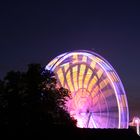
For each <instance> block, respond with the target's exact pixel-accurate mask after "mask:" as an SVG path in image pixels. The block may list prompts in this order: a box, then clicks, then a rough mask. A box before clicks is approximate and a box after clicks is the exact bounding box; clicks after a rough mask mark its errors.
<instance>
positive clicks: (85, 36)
mask: <svg viewBox="0 0 140 140" xmlns="http://www.w3.org/2000/svg"><path fill="white" fill-rule="evenodd" d="M0 11H1V14H0V19H1V20H0V25H1V26H0V30H1V32H0V47H1V51H0V56H1V59H0V69H1V71H0V79H2V78H3V77H4V76H5V75H6V73H7V72H8V71H10V70H15V71H16V70H20V71H21V70H22V71H25V70H26V68H27V65H28V64H30V63H40V64H41V65H42V66H45V65H46V64H47V63H48V62H49V61H51V60H52V59H53V58H54V57H56V56H57V55H60V54H62V53H64V52H68V51H73V50H78V49H80V50H81V49H86V50H93V51H95V52H96V53H98V54H100V55H101V56H102V57H104V58H105V59H106V60H108V61H109V62H110V64H111V65H112V66H113V67H114V68H115V70H116V71H117V73H118V75H119V76H120V78H121V80H122V83H123V85H124V88H125V90H126V94H127V98H128V105H129V110H130V119H132V117H133V116H139V117H140V109H139V107H140V85H139V79H140V75H139V71H140V64H139V60H140V55H139V52H140V26H139V25H140V2H139V1H136V0H134V1H129V0H127V1H117V2H114V1H86V2H85V1H79V2H78V1H77V2H75V1H74V2H72V1H61V2H60V1H52V2H44V3H41V2H40V3H39V2H38V1H34V3H31V2H28V3H26V2H25V1H24V2H18V1H17V2H16V1H15V2H13V1H9V2H4V1H3V2H1V4H0Z"/></svg>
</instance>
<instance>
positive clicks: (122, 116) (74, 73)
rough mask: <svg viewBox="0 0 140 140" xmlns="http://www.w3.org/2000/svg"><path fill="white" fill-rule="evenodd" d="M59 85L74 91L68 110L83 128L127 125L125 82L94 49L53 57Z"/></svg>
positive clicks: (124, 126) (50, 66) (53, 68)
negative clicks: (92, 50) (123, 83)
mask: <svg viewBox="0 0 140 140" xmlns="http://www.w3.org/2000/svg"><path fill="white" fill-rule="evenodd" d="M46 68H49V69H51V70H53V71H54V73H55V74H56V76H57V80H58V84H59V86H62V87H64V88H67V89H69V90H70V91H71V95H72V99H70V100H69V101H68V102H67V103H66V104H67V108H68V109H67V111H68V112H69V113H70V115H71V116H72V117H74V118H75V119H76V120H77V127H82V128H128V122H129V117H128V116H129V113H128V105H127V99H126V95H125V91H124V88H123V85H122V82H121V80H120V78H119V76H118V75H117V73H116V71H115V70H114V69H113V67H112V66H111V65H110V64H109V63H108V62H107V61H106V60H105V59H104V58H102V57H101V56H100V55H98V54H96V53H94V52H91V51H85V50H80V51H74V52H68V53H65V54H62V55H60V56H58V57H56V58H55V59H53V60H52V61H51V62H50V63H49V64H48V65H47V66H46Z"/></svg>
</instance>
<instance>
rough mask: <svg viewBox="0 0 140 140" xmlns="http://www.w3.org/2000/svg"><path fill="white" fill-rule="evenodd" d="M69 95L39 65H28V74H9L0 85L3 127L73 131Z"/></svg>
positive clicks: (0, 118) (0, 115) (0, 111)
mask: <svg viewBox="0 0 140 140" xmlns="http://www.w3.org/2000/svg"><path fill="white" fill-rule="evenodd" d="M68 95H69V91H68V90H67V89H64V88H63V87H60V88H59V87H57V81H56V79H55V75H54V73H53V72H51V71H49V70H45V71H44V69H43V68H42V67H41V65H40V64H30V65H28V70H27V72H19V71H17V72H15V71H10V72H8V73H7V75H6V76H5V78H4V80H3V81H0V124H1V125H4V126H6V127H7V128H11V131H12V130H13V131H15V130H18V129H19V128H20V129H21V128H22V129H27V128H28V129H30V130H31V129H35V128H40V127H42V128H44V127H45V128H49V127H53V126H56V125H66V126H67V127H74V126H75V122H74V120H73V119H71V117H70V116H69V114H68V113H67V112H66V110H65V101H66V100H67V99H68V98H69V96H68Z"/></svg>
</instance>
